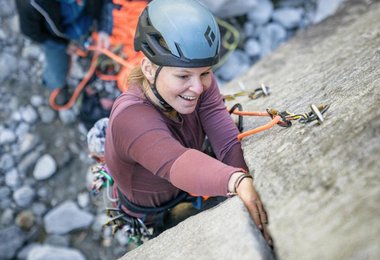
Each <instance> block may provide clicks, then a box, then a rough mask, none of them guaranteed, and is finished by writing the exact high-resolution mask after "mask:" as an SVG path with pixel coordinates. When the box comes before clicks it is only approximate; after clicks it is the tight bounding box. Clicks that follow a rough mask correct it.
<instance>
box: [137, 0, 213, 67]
mask: <svg viewBox="0 0 380 260" xmlns="http://www.w3.org/2000/svg"><path fill="white" fill-rule="evenodd" d="M161 38H162V39H163V40H164V41H165V43H166V45H167V48H165V47H163V46H162V45H161V44H160V39H161ZM134 48H135V51H140V50H141V51H142V52H143V53H144V54H145V56H147V57H148V58H149V59H150V60H151V61H152V62H153V63H155V64H157V65H159V66H170V67H192V68H195V67H207V66H212V65H215V64H216V63H218V61H219V49H220V32H219V28H218V24H217V22H216V20H215V18H214V16H213V15H212V13H211V12H210V11H209V10H208V9H207V8H206V7H205V6H203V5H202V4H200V3H199V2H198V1H196V0H154V1H152V2H151V3H149V5H148V6H147V7H146V8H145V9H144V11H143V12H142V14H141V15H140V18H139V21H138V24H137V29H136V34H135V39H134Z"/></svg>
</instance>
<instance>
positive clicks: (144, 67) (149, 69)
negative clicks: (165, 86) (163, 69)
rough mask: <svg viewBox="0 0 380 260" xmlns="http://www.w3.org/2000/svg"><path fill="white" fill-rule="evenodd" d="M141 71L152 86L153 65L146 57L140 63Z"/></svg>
mask: <svg viewBox="0 0 380 260" xmlns="http://www.w3.org/2000/svg"><path fill="white" fill-rule="evenodd" d="M141 71H142V73H143V74H144V76H145V77H146V79H147V80H148V81H149V83H150V84H153V81H154V75H155V73H156V70H155V68H154V66H153V63H152V62H151V61H150V60H149V59H148V58H147V57H144V58H143V59H142V61H141Z"/></svg>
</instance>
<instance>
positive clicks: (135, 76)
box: [127, 66, 146, 85]
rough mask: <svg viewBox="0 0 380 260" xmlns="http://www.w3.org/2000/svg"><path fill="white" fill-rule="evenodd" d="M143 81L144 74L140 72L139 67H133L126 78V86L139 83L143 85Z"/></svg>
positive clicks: (144, 78)
mask: <svg viewBox="0 0 380 260" xmlns="http://www.w3.org/2000/svg"><path fill="white" fill-rule="evenodd" d="M144 80H146V77H145V75H144V73H143V72H142V70H141V66H137V67H134V68H133V69H132V70H131V71H130V72H129V75H128V77H127V84H128V85H130V84H134V83H139V84H141V85H143V83H144Z"/></svg>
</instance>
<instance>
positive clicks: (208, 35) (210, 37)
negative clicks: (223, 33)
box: [204, 26, 215, 47]
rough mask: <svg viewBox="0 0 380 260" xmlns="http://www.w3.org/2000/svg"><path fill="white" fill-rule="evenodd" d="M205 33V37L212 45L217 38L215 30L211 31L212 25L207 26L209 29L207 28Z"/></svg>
mask: <svg viewBox="0 0 380 260" xmlns="http://www.w3.org/2000/svg"><path fill="white" fill-rule="evenodd" d="M204 35H205V38H206V40H207V42H208V45H209V46H210V47H211V45H212V44H213V42H214V40H215V33H214V32H213V31H211V27H210V26H207V29H206V32H205V34H204Z"/></svg>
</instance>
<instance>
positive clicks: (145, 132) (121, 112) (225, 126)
mask: <svg viewBox="0 0 380 260" xmlns="http://www.w3.org/2000/svg"><path fill="white" fill-rule="evenodd" d="M179 117H180V118H179V120H178V121H174V120H172V119H169V118H168V117H167V116H166V115H165V114H164V113H163V112H162V111H161V110H160V109H159V108H158V107H156V106H155V105H154V104H152V103H151V102H150V100H149V99H147V98H146V97H145V95H144V93H143V92H142V90H141V87H140V86H138V85H131V86H130V87H129V89H128V91H127V92H126V93H124V94H122V95H121V96H120V97H119V98H118V99H117V100H116V101H115V104H114V106H113V109H112V112H111V115H110V121H109V125H108V128H107V133H106V143H105V161H106V164H107V167H108V169H109V170H110V173H111V174H112V176H113V178H114V180H115V184H116V185H117V187H118V188H119V190H120V191H121V192H122V193H123V194H124V195H125V196H126V197H127V198H128V200H130V201H131V202H133V203H135V204H137V205H140V206H145V207H157V206H160V205H162V204H165V202H168V201H169V200H172V199H174V198H175V197H176V196H177V195H178V194H179V192H180V190H183V191H186V192H189V193H192V194H196V195H208V196H226V194H227V193H228V189H227V186H228V181H229V178H230V176H231V175H232V174H233V173H234V172H237V171H240V170H241V169H244V170H247V169H248V167H247V165H246V163H245V161H244V157H243V152H242V149H241V145H240V142H239V141H238V140H237V137H236V136H237V134H238V130H237V128H236V126H235V124H234V122H233V120H232V118H231V116H230V115H229V113H228V111H227V110H226V107H225V106H224V103H223V100H222V96H221V94H220V92H219V89H218V87H217V84H216V82H215V79H213V81H212V85H211V86H210V87H209V88H208V89H207V90H206V91H205V92H203V93H202V95H201V97H200V99H199V101H198V104H197V106H196V109H195V111H194V112H193V113H191V114H187V115H179ZM206 135H207V136H208V138H209V140H210V142H211V145H212V147H213V149H214V152H215V154H216V157H217V159H214V158H212V157H210V156H208V155H206V154H204V153H202V152H201V149H202V144H203V142H204V140H205V136H206Z"/></svg>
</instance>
